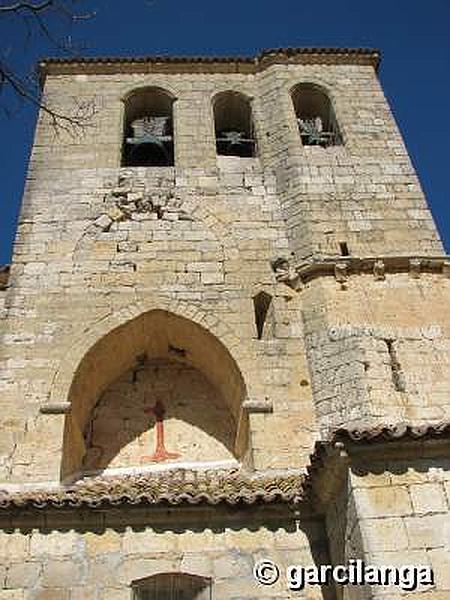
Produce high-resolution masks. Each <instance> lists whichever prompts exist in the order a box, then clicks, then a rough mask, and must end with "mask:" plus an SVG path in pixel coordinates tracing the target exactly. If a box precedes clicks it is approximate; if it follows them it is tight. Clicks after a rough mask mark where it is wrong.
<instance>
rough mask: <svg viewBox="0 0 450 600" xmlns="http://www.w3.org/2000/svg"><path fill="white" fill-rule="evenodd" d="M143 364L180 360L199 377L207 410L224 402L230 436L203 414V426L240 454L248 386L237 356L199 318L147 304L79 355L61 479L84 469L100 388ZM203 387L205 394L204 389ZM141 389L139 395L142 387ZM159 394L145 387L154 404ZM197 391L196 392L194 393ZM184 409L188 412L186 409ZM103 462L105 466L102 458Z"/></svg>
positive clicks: (103, 390)
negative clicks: (146, 309)
mask: <svg viewBox="0 0 450 600" xmlns="http://www.w3.org/2000/svg"><path fill="white" fill-rule="evenodd" d="M143 364H147V365H148V366H149V368H153V366H155V365H157V364H159V365H160V366H162V365H163V366H164V369H166V370H167V369H168V368H169V366H170V365H172V367H171V368H172V370H173V365H175V371H176V365H181V366H183V367H184V369H185V373H184V375H185V374H186V372H189V373H191V376H192V377H194V376H195V377H196V378H197V380H200V379H202V378H203V380H204V381H203V384H202V385H203V388H202V390H203V391H202V393H201V394H200V396H201V397H202V398H203V400H204V401H205V402H206V403H207V402H208V400H207V398H208V397H211V398H212V397H213V396H214V390H215V391H216V398H215V399H214V402H215V408H214V407H213V406H212V404H213V402H212V401H211V407H210V408H211V411H212V412H214V410H216V411H219V409H220V403H222V404H223V405H224V406H225V407H226V413H227V415H228V416H229V421H228V422H227V423H228V424H227V423H226V422H225V421H224V427H226V428H228V429H230V427H231V423H233V435H232V437H233V439H232V441H230V440H229V439H227V436H226V435H224V436H222V439H221V440H220V437H221V436H220V435H217V430H216V431H215V433H214V432H213V431H212V429H211V425H207V424H206V421H207V420H206V421H205V427H203V430H204V431H207V430H208V427H209V433H210V434H211V435H212V436H213V437H215V439H216V440H219V441H220V443H222V445H223V446H224V447H227V448H229V450H230V451H232V454H233V455H234V456H235V457H236V458H238V459H241V458H242V456H243V454H244V453H245V450H246V446H247V434H246V432H245V431H244V429H245V428H244V426H243V421H242V419H241V406H242V402H243V400H244V399H245V397H246V390H245V383H244V380H243V377H242V374H241V372H240V370H239V368H238V366H237V364H236V362H235V360H234V359H233V358H232V356H231V355H230V353H229V352H228V350H227V349H226V348H225V346H224V345H223V344H222V343H221V342H220V341H219V340H218V339H217V338H216V337H215V336H214V335H212V334H211V333H210V332H209V331H207V330H206V329H205V328H203V327H202V326H200V325H198V324H197V323H194V322H193V321H191V320H189V319H187V318H185V317H181V316H178V315H175V314H173V313H170V312H168V311H165V310H151V311H149V312H146V313H143V314H141V315H139V316H138V317H135V318H133V319H131V320H129V321H127V322H126V323H124V324H122V325H119V326H118V327H116V328H114V329H112V330H111V331H110V332H109V333H107V334H105V335H104V336H103V337H102V338H101V339H99V340H98V341H97V342H96V343H95V344H94V345H93V346H92V347H91V348H90V349H89V350H88V351H87V352H86V353H85V355H84V356H83V358H82V359H81V361H80V363H79V365H78V368H77V369H76V372H75V374H74V377H73V379H72V383H71V386H70V391H69V395H68V400H69V402H70V404H71V410H70V413H69V414H68V415H67V420H66V426H65V432H64V445H63V459H62V468H61V476H62V478H63V479H66V478H68V477H70V476H72V477H73V476H74V475H76V474H80V473H81V472H82V471H83V462H84V459H85V456H86V452H87V449H88V448H87V444H86V433H87V432H88V431H89V424H90V423H91V422H92V419H93V415H94V410H95V407H96V406H97V405H98V403H99V401H101V399H102V398H103V400H104V398H105V396H104V394H105V393H106V392H107V391H108V390H109V391H111V386H114V385H115V384H116V383H117V382H119V384H120V378H121V377H125V378H126V377H130V376H131V377H132V376H133V375H132V373H133V371H134V370H135V369H136V368H139V365H141V366H142V365H143ZM175 371H174V372H175ZM169 379H170V377H169ZM196 385H197V386H199V385H200V384H199V383H197V384H196ZM208 386H209V388H208ZM207 388H208V389H209V392H208V394H209V396H208V394H206V392H205V390H206V389H207ZM139 393H140V394H141V396H140V397H141V400H142V391H141V392H139ZM157 396H158V397H157ZM159 396H160V394H158V393H154V392H152V393H151V394H150V393H149V395H148V398H146V399H145V402H146V403H148V404H150V405H152V406H153V407H155V406H156V403H157V401H158V400H159V399H160V398H159ZM194 396H195V394H194ZM200 396H199V394H197V397H200ZM119 402H120V400H119ZM182 412H183V411H181V413H182ZM181 413H180V414H181ZM184 414H185V415H186V414H187V413H186V411H185V413H184ZM192 414H193V413H192ZM217 414H219V413H217ZM179 416H180V415H178V417H179ZM210 416H211V415H210ZM187 420H189V419H187ZM191 421H192V419H191ZM191 425H194V424H193V423H191ZM195 427H202V424H201V422H199V421H198V422H196V423H195ZM101 466H103V467H104V466H105V460H103V463H101Z"/></svg>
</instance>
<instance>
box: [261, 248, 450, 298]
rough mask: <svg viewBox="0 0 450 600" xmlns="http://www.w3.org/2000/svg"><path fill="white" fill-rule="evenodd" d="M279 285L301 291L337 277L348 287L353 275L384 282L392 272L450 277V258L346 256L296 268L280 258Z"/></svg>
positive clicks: (276, 267)
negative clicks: (369, 277)
mask: <svg viewBox="0 0 450 600" xmlns="http://www.w3.org/2000/svg"><path fill="white" fill-rule="evenodd" d="M273 269H274V272H275V276H276V279H277V281H278V282H283V283H286V284H287V285H289V287H291V288H292V289H294V290H299V289H301V288H302V286H303V285H304V284H306V283H308V282H309V281H312V280H314V279H317V278H318V277H324V276H328V277H330V276H331V277H334V278H335V279H336V281H337V282H338V283H341V284H344V283H346V281H347V280H348V278H349V277H350V276H352V275H360V274H372V275H373V277H374V279H376V280H378V281H382V280H384V279H385V277H386V275H387V274H390V273H409V274H410V276H411V277H412V278H413V279H418V278H420V276H421V273H436V274H441V275H443V276H444V277H450V256H447V255H443V256H418V255H411V256H402V255H400V256H362V257H360V256H342V257H321V256H318V257H313V258H311V259H309V260H305V261H303V262H301V263H298V264H296V265H293V264H291V263H290V262H289V261H288V260H282V259H279V260H277V261H275V262H274V263H273Z"/></svg>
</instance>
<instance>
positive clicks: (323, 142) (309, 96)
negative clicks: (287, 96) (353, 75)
mask: <svg viewBox="0 0 450 600" xmlns="http://www.w3.org/2000/svg"><path fill="white" fill-rule="evenodd" d="M291 97H292V102H293V104H294V109H295V115H296V118H297V124H298V129H299V132H300V137H301V140H302V144H303V146H321V147H323V148H326V147H328V146H338V145H341V144H342V137H341V134H340V131H339V126H338V123H337V121H336V116H335V113H334V109H333V105H332V103H331V100H330V98H329V96H328V94H327V93H326V92H325V91H324V90H323V89H322V88H321V87H319V86H318V85H316V84H313V83H301V84H299V85H297V86H295V87H294V89H293V90H292V92H291Z"/></svg>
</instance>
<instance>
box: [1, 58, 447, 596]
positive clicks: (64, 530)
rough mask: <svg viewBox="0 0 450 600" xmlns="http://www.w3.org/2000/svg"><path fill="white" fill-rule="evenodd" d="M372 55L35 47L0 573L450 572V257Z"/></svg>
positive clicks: (83, 591)
mask: <svg viewBox="0 0 450 600" xmlns="http://www.w3.org/2000/svg"><path fill="white" fill-rule="evenodd" d="M379 60H380V57H379V53H378V52H377V51H375V50H364V49H323V48H322V49H312V48H307V49H302V48H298V49H278V50H271V51H266V52H263V53H262V54H261V55H259V56H256V57H252V58H245V57H242V58H238V57H233V58H223V57H221V58H217V57H201V58H187V57H183V58H176V57H174V58H168V57H147V58H141V59H137V58H136V59H133V58H126V59H117V58H111V59H70V60H59V59H50V60H48V61H45V62H43V63H42V64H41V65H40V71H41V77H42V81H43V86H44V87H43V92H44V97H45V102H46V106H47V107H49V109H50V110H49V111H41V114H40V116H39V119H38V124H37V129H36V136H35V141H34V146H33V150H32V155H31V159H30V166H29V171H28V177H27V182H26V187H25V193H24V199H23V206H22V211H21V217H20V221H19V226H18V231H17V237H16V242H15V246H14V255H13V261H12V264H11V266H10V267H8V268H4V269H3V270H1V271H0V319H1V320H0V324H1V334H2V335H1V344H0V399H1V403H2V413H1V416H0V421H1V434H0V547H1V548H2V551H1V552H0V556H1V560H0V581H1V582H2V586H1V587H2V589H1V590H0V600H81V598H83V599H85V598H90V599H92V600H106V599H108V600H109V599H112V600H125V599H128V600H147V599H150V598H152V599H153V598H159V599H170V600H178V599H180V600H181V599H185V600H194V599H198V600H206V599H216V600H219V599H227V600H232V599H233V600H237V599H240V600H242V599H245V600H256V599H267V600H269V599H285V598H293V597H298V598H305V599H306V598H307V599H309V600H312V599H317V600H319V599H321V600H369V599H386V600H387V599H389V600H391V599H394V600H395V599H397V598H398V599H400V598H402V599H408V600H409V599H412V598H419V597H420V598H421V599H423V600H446V599H448V598H450V577H449V573H450V558H449V557H450V518H449V506H450V469H449V467H450V459H449V449H450V417H449V409H450V313H449V310H448V306H449V301H450V294H449V289H450V258H449V257H448V256H446V255H445V251H444V249H443V246H442V243H441V241H440V239H439V235H438V233H437V230H436V227H435V225H434V223H433V220H432V217H431V215H430V212H429V209H428V207H427V204H426V200H425V198H424V196H423V193H422V190H421V187H420V183H419V181H418V179H417V176H416V174H415V172H414V168H413V166H412V164H411V161H410V159H409V156H408V153H407V151H406V149H405V146H404V143H403V141H402V138H401V135H400V133H399V131H398V129H397V126H396V124H395V121H394V119H393V116H392V114H391V111H390V109H389V106H388V104H387V101H386V99H385V97H384V94H383V91H382V89H381V86H380V83H379V81H378V78H377V68H378V65H379ZM349 565H351V566H352V567H353V571H354V572H353V575H350V571H351V569H350V566H349ZM368 566H369V567H370V568H371V569H372V579H370V574H369V575H367V573H366V571H364V569H366V567H368ZM341 567H342V568H341ZM384 567H388V574H387V575H386V573H385V574H384V575H383V573H382V571H383V568H384ZM406 567H408V568H406ZM370 568H368V569H367V571H370ZM345 569H347V570H346V571H345ZM357 569H360V572H359V574H357V575H355V572H356V570H357ZM377 569H378V570H379V571H381V574H380V572H378V571H377ZM385 571H386V569H385ZM343 573H344V576H343ZM361 573H363V574H362V575H361ZM377 573H378V574H377ZM320 574H322V575H324V577H325V579H324V580H323V581H322V580H321V579H320V577H319V576H320ZM345 574H347V575H345ZM346 576H347V579H351V581H350V580H348V581H345V577H346ZM364 576H365V577H366V578H365V579H364ZM343 577H344V578H343ZM355 577H356V579H358V581H356V580H354V579H355ZM377 577H378V578H379V579H380V578H381V579H380V580H379V581H377ZM352 578H353V579H352ZM383 578H384V579H385V580H384V579H383ZM325 580H326V581H325Z"/></svg>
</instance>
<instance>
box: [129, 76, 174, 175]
mask: <svg viewBox="0 0 450 600" xmlns="http://www.w3.org/2000/svg"><path fill="white" fill-rule="evenodd" d="M174 100H175V99H174V98H173V96H172V95H171V94H169V93H168V92H166V91H164V90H162V89H160V88H145V89H142V90H136V91H135V92H132V93H131V94H129V95H128V96H127V98H126V99H125V119H124V137H123V144H122V166H124V167H169V166H173V164H174V143H173V137H174V136H173V103H174Z"/></svg>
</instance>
